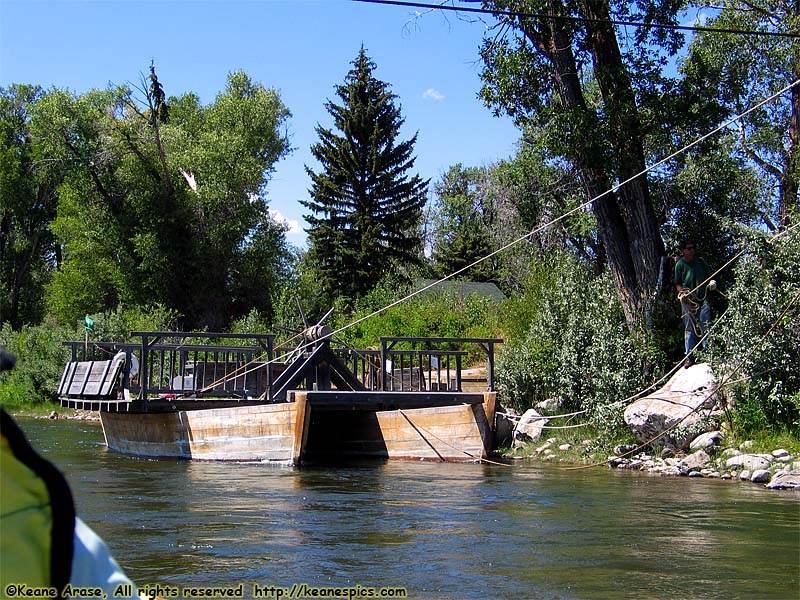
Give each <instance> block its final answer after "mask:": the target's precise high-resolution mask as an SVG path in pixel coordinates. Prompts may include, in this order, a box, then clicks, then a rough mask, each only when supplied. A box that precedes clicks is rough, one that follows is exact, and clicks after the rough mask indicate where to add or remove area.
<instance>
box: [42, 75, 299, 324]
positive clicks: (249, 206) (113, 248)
mask: <svg viewBox="0 0 800 600" xmlns="http://www.w3.org/2000/svg"><path fill="white" fill-rule="evenodd" d="M167 107H169V108H168V110H167ZM288 116H289V112H288V110H287V109H286V107H285V106H284V105H283V103H282V102H281V101H280V97H279V96H278V94H277V93H276V92H275V91H273V90H269V89H267V88H265V87H264V86H263V85H261V84H257V83H254V82H252V81H251V80H250V79H249V77H247V75H246V74H244V73H241V72H239V73H232V74H231V75H229V77H228V81H227V85H226V88H225V90H224V91H223V92H221V93H220V94H218V96H217V97H216V99H215V101H214V102H213V103H212V104H210V105H208V106H203V105H201V104H200V102H199V99H198V97H197V96H196V95H194V94H191V93H189V94H184V95H183V96H180V97H171V98H169V99H166V95H165V93H164V91H163V88H162V86H161V84H160V82H159V81H158V79H157V76H156V75H155V72H154V70H153V71H151V76H150V79H149V80H144V79H143V82H142V86H141V87H140V88H139V89H138V90H136V89H131V87H129V86H118V87H111V88H109V89H107V90H92V91H90V92H87V93H85V94H81V95H74V94H71V93H68V92H66V91H62V90H52V91H50V92H48V93H47V94H46V95H45V96H43V97H42V98H41V99H40V100H39V101H37V102H36V105H35V107H34V110H33V118H32V123H31V127H32V130H33V131H34V136H35V137H36V139H37V140H38V143H39V144H40V145H41V149H42V150H41V151H42V153H43V155H44V156H46V157H47V159H48V160H49V161H52V162H54V163H57V164H61V165H63V166H64V168H65V170H66V175H65V177H64V181H63V182H62V183H61V185H60V186H59V187H58V215H57V217H56V218H55V219H54V220H53V222H52V224H51V229H52V231H53V232H54V233H55V234H56V236H57V238H58V241H59V243H60V244H61V247H62V249H63V260H62V262H61V264H60V265H59V268H58V270H57V271H56V272H55V274H54V277H53V281H52V283H51V285H50V287H49V301H50V306H51V308H52V310H53V311H54V312H55V313H56V314H57V315H58V316H59V317H60V318H61V319H62V320H64V321H72V320H74V319H75V318H76V317H79V316H81V315H83V314H84V312H90V313H91V312H98V311H101V310H106V309H109V308H113V307H115V306H117V305H118V304H120V303H122V304H125V305H142V304H148V303H160V304H162V305H164V306H167V307H169V308H172V309H175V310H177V311H178V312H180V313H181V314H182V315H184V317H185V322H184V323H183V325H184V326H186V327H198V326H199V327H203V326H205V327H209V328H212V329H216V328H220V327H224V326H226V325H227V323H228V322H229V321H230V320H231V319H232V318H235V317H237V316H241V315H242V314H246V313H247V312H248V311H249V310H250V309H252V308H256V309H258V310H260V311H261V312H268V310H267V309H268V308H269V303H270V301H271V299H270V293H271V290H270V287H275V282H274V279H275V277H276V274H279V273H280V272H281V267H280V265H281V262H282V260H283V255H284V254H285V251H286V242H285V236H284V232H283V229H282V228H281V227H280V226H279V225H278V224H276V223H275V222H274V221H273V220H272V219H271V217H270V216H269V213H268V210H267V205H266V202H265V200H264V196H265V192H266V183H267V181H268V177H269V173H270V172H271V170H272V168H273V165H274V164H275V162H276V161H277V160H279V159H280V158H281V157H282V156H283V155H284V154H286V152H287V151H288V148H289V145H288V140H287V137H286V134H285V132H283V131H282V127H283V124H284V122H285V120H286V118H287V117H288Z"/></svg>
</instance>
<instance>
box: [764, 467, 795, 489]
mask: <svg viewBox="0 0 800 600" xmlns="http://www.w3.org/2000/svg"><path fill="white" fill-rule="evenodd" d="M767 487H768V488H769V489H771V490H800V471H790V472H789V473H786V472H781V473H776V474H775V477H773V478H772V481H770V482H769V483H768V484H767Z"/></svg>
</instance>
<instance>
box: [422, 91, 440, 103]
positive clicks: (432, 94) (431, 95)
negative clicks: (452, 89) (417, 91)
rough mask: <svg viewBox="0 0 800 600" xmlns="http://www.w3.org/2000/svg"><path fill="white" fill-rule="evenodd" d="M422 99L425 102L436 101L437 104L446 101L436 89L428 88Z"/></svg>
mask: <svg viewBox="0 0 800 600" xmlns="http://www.w3.org/2000/svg"><path fill="white" fill-rule="evenodd" d="M422 97H423V98H424V99H425V100H436V101H437V102H441V101H442V100H444V94H443V93H442V92H440V91H439V90H437V89H435V88H428V89H427V90H425V93H424V94H422Z"/></svg>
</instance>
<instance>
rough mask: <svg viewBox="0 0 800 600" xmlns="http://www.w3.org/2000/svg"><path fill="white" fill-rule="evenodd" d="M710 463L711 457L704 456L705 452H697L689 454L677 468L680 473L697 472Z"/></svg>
mask: <svg viewBox="0 0 800 600" xmlns="http://www.w3.org/2000/svg"><path fill="white" fill-rule="evenodd" d="M710 463H711V457H710V456H709V455H708V454H706V452H705V450H698V451H697V452H695V453H693V454H690V455H689V456H687V457H686V458H684V459H683V460H682V461H680V462H679V463H678V468H679V469H680V470H681V471H684V470H686V471H688V472H692V471H699V470H700V469H702V468H703V467H705V466H707V465H709V464H710Z"/></svg>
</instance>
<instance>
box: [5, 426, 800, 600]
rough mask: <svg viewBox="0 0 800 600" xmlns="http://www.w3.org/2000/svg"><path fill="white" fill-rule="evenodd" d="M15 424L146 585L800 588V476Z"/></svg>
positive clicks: (737, 593) (420, 594)
mask: <svg viewBox="0 0 800 600" xmlns="http://www.w3.org/2000/svg"><path fill="white" fill-rule="evenodd" d="M20 424H21V426H22V427H23V429H24V430H25V432H26V434H27V435H28V438H29V439H30V440H31V442H32V443H33V444H34V446H35V447H36V448H37V449H38V450H39V451H40V452H41V453H42V454H43V455H44V456H46V457H47V458H49V459H50V460H51V461H53V462H54V463H55V464H56V465H57V466H59V467H60V468H61V469H62V471H63V472H64V473H65V474H66V476H67V479H68V480H69V482H70V484H71V486H72V489H73V493H74V496H75V501H76V505H77V509H78V514H79V515H80V516H81V517H82V518H83V519H84V520H85V521H86V522H87V523H88V524H89V525H90V526H91V527H92V528H93V529H95V531H97V532H98V533H99V534H100V535H101V536H102V537H103V538H104V539H105V540H106V542H107V543H108V544H109V546H110V547H111V548H112V551H113V553H114V555H115V557H116V558H117V560H118V562H119V563H120V564H121V565H122V566H123V568H124V570H125V571H126V573H127V574H128V575H129V576H130V577H131V578H132V579H133V580H134V581H136V582H137V583H138V584H139V585H140V586H143V585H146V584H149V585H161V586H174V587H176V588H183V587H187V586H237V585H238V584H240V583H242V584H244V597H245V598H252V597H253V594H254V593H255V592H254V590H253V586H255V585H258V586H281V587H287V588H288V587H291V586H292V584H295V583H297V584H301V583H307V584H308V585H309V586H316V587H355V586H357V585H360V586H363V587H374V588H381V587H402V588H406V589H407V591H408V598H429V599H439V598H447V599H451V598H453V599H462V598H463V599H472V598H475V599H478V598H480V599H494V598H497V599H501V598H519V599H538V598H559V599H573V598H575V599H578V598H580V599H584V598H586V599H590V598H659V599H660V598H665V599H666V598H676V599H686V598H720V599H723V598H724V599H726V600H727V599H732V598H742V599H748V600H749V599H753V598H778V599H796V598H799V597H800V495H799V494H798V493H796V492H786V491H784V492H779V491H768V490H765V489H764V488H763V487H762V486H759V485H755V484H751V483H739V482H725V481H721V480H711V479H692V480H687V479H684V478H680V479H673V478H664V477H658V476H648V475H644V474H640V473H630V472H618V471H612V470H608V469H603V468H593V469H585V470H578V471H574V470H573V471H567V470H564V469H562V468H559V467H558V466H550V465H548V466H546V467H543V466H540V465H531V464H527V463H526V464H514V465H512V466H495V465H477V464H441V463H422V462H405V461H398V462H382V463H363V464H359V465H350V466H346V467H338V468H330V467H329V468H309V469H290V468H276V467H268V466H263V465H256V464H233V463H199V462H190V461H179V462H178V461H153V460H143V459H138V458H132V457H128V456H123V455H119V454H115V453H112V452H109V451H107V450H106V448H105V446H104V445H103V436H102V430H101V429H100V427H99V425H97V424H94V423H86V422H75V421H47V420H21V422H20ZM267 597H269V596H267ZM271 597H275V596H274V595H273V596H271Z"/></svg>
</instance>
